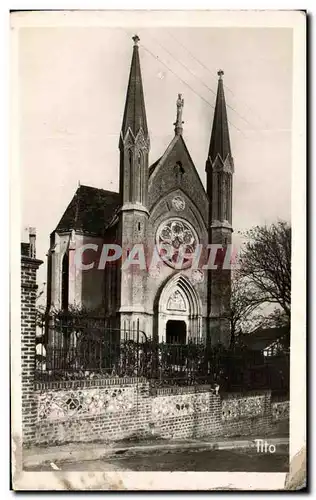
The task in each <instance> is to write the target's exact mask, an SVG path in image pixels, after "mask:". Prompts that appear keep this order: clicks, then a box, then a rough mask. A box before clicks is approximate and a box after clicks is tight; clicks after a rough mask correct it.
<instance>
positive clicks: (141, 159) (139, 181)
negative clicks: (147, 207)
mask: <svg viewBox="0 0 316 500" xmlns="http://www.w3.org/2000/svg"><path fill="white" fill-rule="evenodd" d="M137 161H138V172H137V194H136V196H137V200H138V201H140V202H142V201H143V175H144V173H143V164H144V157H143V152H142V151H138V158H137Z"/></svg>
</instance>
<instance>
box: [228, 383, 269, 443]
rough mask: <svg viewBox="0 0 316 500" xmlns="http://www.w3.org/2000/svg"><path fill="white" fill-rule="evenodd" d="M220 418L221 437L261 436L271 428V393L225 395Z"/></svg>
mask: <svg viewBox="0 0 316 500" xmlns="http://www.w3.org/2000/svg"><path fill="white" fill-rule="evenodd" d="M221 417H222V434H223V436H247V435H251V434H255V435H260V434H261V435H262V434H264V433H266V432H268V431H269V430H270V428H271V423H272V413H271V393H270V392H269V391H261V392H258V391H256V392H253V393H251V392H250V393H247V394H246V395H245V394H238V393H236V394H235V393H233V394H225V395H224V397H223V399H222V415H221Z"/></svg>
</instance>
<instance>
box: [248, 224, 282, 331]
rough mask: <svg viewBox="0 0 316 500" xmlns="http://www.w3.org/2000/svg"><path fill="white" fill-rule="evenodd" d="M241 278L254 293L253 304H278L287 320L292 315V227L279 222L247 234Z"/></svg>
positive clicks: (251, 299) (260, 227)
mask: <svg viewBox="0 0 316 500" xmlns="http://www.w3.org/2000/svg"><path fill="white" fill-rule="evenodd" d="M245 236H246V238H247V240H248V241H247V242H246V243H245V244H244V247H243V248H242V250H241V252H240V257H239V260H240V266H241V267H240V269H239V278H240V279H242V280H243V283H244V285H245V286H246V287H247V289H249V290H251V296H250V298H249V299H250V301H251V303H252V304H253V305H256V306H260V305H262V304H268V303H269V304H277V305H278V306H279V307H280V308H281V309H282V311H283V312H284V314H285V315H286V316H287V318H288V321H289V320H290V315H291V226H290V225H289V224H288V223H287V222H282V221H280V222H277V223H276V224H272V225H271V226H256V227H254V228H253V229H251V230H249V231H247V232H246V233H245Z"/></svg>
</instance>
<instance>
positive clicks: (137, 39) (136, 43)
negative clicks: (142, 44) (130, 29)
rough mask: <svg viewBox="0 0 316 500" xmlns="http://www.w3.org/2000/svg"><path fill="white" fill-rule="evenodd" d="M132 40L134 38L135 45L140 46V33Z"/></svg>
mask: <svg viewBox="0 0 316 500" xmlns="http://www.w3.org/2000/svg"><path fill="white" fill-rule="evenodd" d="M132 40H134V45H136V46H138V42H139V41H140V38H139V36H138V35H134V36H133V37H132Z"/></svg>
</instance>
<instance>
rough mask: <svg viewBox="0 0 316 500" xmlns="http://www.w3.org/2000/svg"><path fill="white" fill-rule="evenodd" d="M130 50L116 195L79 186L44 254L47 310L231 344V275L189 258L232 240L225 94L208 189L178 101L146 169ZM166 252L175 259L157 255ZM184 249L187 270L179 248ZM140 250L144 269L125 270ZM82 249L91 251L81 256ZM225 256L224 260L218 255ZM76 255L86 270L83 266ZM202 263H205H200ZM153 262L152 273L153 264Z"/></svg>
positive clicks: (174, 338) (137, 75) (142, 116)
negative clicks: (162, 147) (111, 253)
mask: <svg viewBox="0 0 316 500" xmlns="http://www.w3.org/2000/svg"><path fill="white" fill-rule="evenodd" d="M133 41H134V46H133V54H132V62H131V68H130V74H129V81H128V86H127V94H126V101H125V108H124V114H123V120H122V127H121V131H120V140H119V156H118V157H119V192H112V191H106V190H104V189H97V188H94V187H89V186H83V185H80V186H79V187H78V189H77V191H76V193H75V194H74V197H73V199H72V200H71V201H70V203H69V205H68V207H67V208H66V210H65V212H64V214H63V216H62V217H61V219H60V221H59V223H58V225H57V227H56V229H55V230H54V231H53V232H52V233H51V239H50V249H49V252H48V280H47V310H48V311H49V312H51V311H53V310H61V309H63V310H68V309H70V308H71V306H77V307H84V308H87V309H89V310H91V311H96V310H102V311H103V312H104V316H105V318H106V319H107V321H108V322H109V324H111V325H115V327H116V328H123V325H126V324H133V322H135V321H137V322H138V324H139V328H140V330H141V331H143V332H144V333H145V334H146V335H147V337H151V338H155V339H157V340H159V341H164V342H181V343H186V342H188V341H189V339H190V338H191V339H193V338H194V339H196V338H199V339H206V338H208V339H210V341H211V342H212V343H213V344H216V343H218V342H221V343H222V344H224V345H228V344H229V340H230V321H229V314H230V293H231V292H230V290H231V271H230V270H229V269H226V268H225V269H224V268H223V267H225V266H222V262H223V259H220V258H218V259H217V261H216V262H217V263H218V265H217V266H212V267H213V268H212V269H209V268H207V267H208V266H203V265H200V266H198V267H197V266H193V265H192V262H193V260H192V258H190V255H191V256H192V255H195V256H196V255H197V254H196V250H197V249H200V250H201V258H202V261H203V263H204V264H205V263H207V260H208V257H207V252H209V251H210V250H209V248H210V247H209V245H218V246H222V248H223V250H222V251H223V252H225V248H227V245H230V244H231V239H232V232H233V229H232V176H233V172H234V164H233V158H232V155H231V146H230V138H229V129H228V120H227V110H226V103H225V96H224V86H223V71H219V72H218V77H219V78H218V88H217V97H216V104H215V112H214V119H213V125H212V127H211V124H210V145H209V150H208V154H207V157H206V158H205V160H206V164H205V171H206V189H205V188H204V186H203V184H202V181H201V179H200V177H199V174H198V172H197V170H196V168H195V166H194V163H193V161H192V158H191V156H190V153H189V151H188V149H187V146H186V144H185V141H184V137H183V121H182V114H183V106H184V102H183V99H182V96H181V94H179V95H178V99H177V100H176V121H175V123H174V137H173V139H172V141H171V142H170V144H169V146H168V147H167V149H166V151H165V152H164V153H163V154H162V156H161V157H160V158H159V159H157V160H156V161H154V163H151V164H150V162H149V154H150V138H149V133H148V125H147V118H146V107H145V99H144V90H143V81H142V76H141V68H140V58H139V50H140V48H139V38H138V36H137V35H135V36H134V37H133ZM114 244H115V245H117V246H118V247H120V248H121V251H122V254H121V256H120V259H118V260H116V261H113V262H108V263H106V265H105V266H103V268H102V266H100V265H98V259H99V261H100V260H102V255H101V253H102V248H103V247H104V245H114ZM164 245H168V246H169V247H170V248H172V249H173V250H175V252H174V253H172V252H171V253H169V252H166V251H162V252H160V253H159V255H158V258H156V259H153V260H154V261H155V262H154V264H152V262H153V261H152V256H153V255H156V254H155V252H156V249H157V248H162V249H165V246H164ZM182 245H185V248H186V253H185V256H184V258H183V259H182V264H181V266H178V265H177V260H176V259H175V255H177V249H179V248H180V247H181V246H182ZM135 246H136V248H141V247H142V248H144V251H145V261H146V265H145V266H137V265H129V266H126V265H124V262H125V261H126V260H128V258H129V255H130V252H131V251H133V250H132V249H133V248H135ZM80 249H85V250H84V252H83V251H81V253H80ZM219 253H220V252H219ZM78 255H81V256H82V261H83V262H85V266H82V267H85V268H84V269H83V268H82V267H80V266H78V265H77V261H78ZM203 256H204V257H203ZM148 263H150V265H148Z"/></svg>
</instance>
